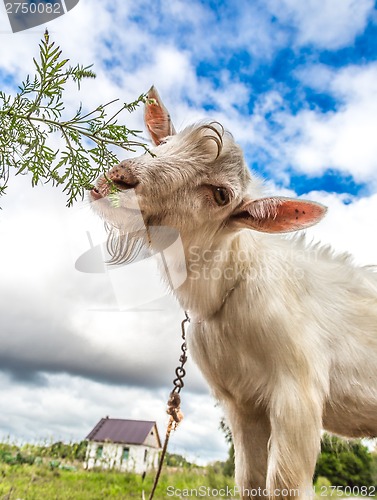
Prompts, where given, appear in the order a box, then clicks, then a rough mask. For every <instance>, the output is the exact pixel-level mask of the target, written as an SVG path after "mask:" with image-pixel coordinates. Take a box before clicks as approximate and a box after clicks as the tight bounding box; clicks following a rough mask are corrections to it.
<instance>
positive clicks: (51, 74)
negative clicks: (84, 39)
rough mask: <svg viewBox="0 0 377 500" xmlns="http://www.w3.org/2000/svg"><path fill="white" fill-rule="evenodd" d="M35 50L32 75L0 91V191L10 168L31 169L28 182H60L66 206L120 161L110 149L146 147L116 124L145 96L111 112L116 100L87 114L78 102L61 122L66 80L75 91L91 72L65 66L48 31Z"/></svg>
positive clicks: (124, 128) (82, 68)
mask: <svg viewBox="0 0 377 500" xmlns="http://www.w3.org/2000/svg"><path fill="white" fill-rule="evenodd" d="M39 49H40V50H39V61H37V60H36V59H33V60H34V65H35V70H36V72H35V73H36V74H35V75H34V77H33V78H31V77H30V76H28V77H27V78H26V81H25V82H22V85H21V86H20V87H19V92H18V93H17V94H16V95H15V96H9V95H6V94H5V93H4V92H2V91H0V195H2V194H4V193H5V190H6V189H7V187H8V183H9V173H10V169H13V168H14V169H15V170H16V174H21V173H28V172H29V173H31V174H32V177H31V182H32V185H33V186H35V185H36V184H38V183H40V182H43V183H47V182H51V183H52V184H53V185H60V186H61V187H62V190H63V191H64V192H65V193H66V194H67V198H68V200H67V205H68V206H70V205H72V203H73V202H74V201H75V200H77V199H78V198H79V197H83V195H84V191H85V189H88V188H90V187H91V185H92V184H93V182H94V180H95V179H96V178H97V177H98V176H99V175H101V174H102V173H104V172H106V171H107V170H108V169H109V168H110V167H111V166H112V165H115V164H116V163H119V159H118V158H117V157H116V155H115V153H114V152H113V151H111V149H109V148H110V147H112V146H116V147H120V148H122V149H126V150H128V151H134V150H135V148H138V147H141V148H142V149H144V150H145V151H148V148H147V146H146V145H145V144H143V143H141V142H139V141H137V140H136V139H135V138H136V137H137V134H138V133H139V131H137V130H130V129H128V128H127V127H126V126H125V125H120V124H119V123H118V120H119V119H120V117H121V116H122V113H124V112H132V111H134V110H135V109H136V107H137V106H138V105H139V104H140V103H142V102H145V99H146V96H145V95H143V94H142V95H141V96H139V97H138V99H136V100H135V101H134V102H132V103H128V104H127V103H124V104H123V105H121V106H120V107H119V106H118V108H119V109H116V110H114V109H113V106H115V105H116V103H119V100H118V99H115V100H113V101H110V102H108V103H107V104H103V105H100V106H98V107H97V108H96V109H94V110H92V111H88V112H86V113H83V112H82V107H81V106H80V107H79V109H78V110H77V111H76V113H75V114H74V116H72V117H71V118H70V119H69V120H64V119H63V113H64V110H65V104H64V100H63V94H64V91H65V86H66V84H67V83H68V82H69V81H70V80H71V81H73V82H75V83H76V84H77V86H78V89H79V90H80V84H81V81H82V80H83V79H84V78H95V74H94V73H93V72H92V71H91V69H90V68H91V67H90V66H87V67H84V66H81V65H76V66H75V67H71V66H67V63H68V59H62V58H61V50H60V48H59V47H55V45H54V43H53V42H50V37H49V34H48V32H47V31H46V32H45V35H44V38H43V40H42V41H41V43H40V45H39ZM129 137H131V138H132V140H130V139H129ZM54 139H55V140H56V139H60V140H61V141H62V143H63V146H62V147H61V148H60V149H55V148H54V142H55V141H54Z"/></svg>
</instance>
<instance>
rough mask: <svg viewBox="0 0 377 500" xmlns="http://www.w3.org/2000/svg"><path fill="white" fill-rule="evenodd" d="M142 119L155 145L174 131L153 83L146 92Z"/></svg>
mask: <svg viewBox="0 0 377 500" xmlns="http://www.w3.org/2000/svg"><path fill="white" fill-rule="evenodd" d="M144 119H145V125H146V126H147V129H148V131H149V133H150V136H151V138H152V141H153V142H154V144H155V145H156V146H158V145H159V144H161V142H162V140H163V139H164V138H165V137H168V136H169V135H174V134H175V133H176V132H175V129H174V126H173V123H172V121H171V118H170V115H169V112H168V110H167V109H166V108H165V106H164V105H163V103H162V101H161V98H160V96H159V95H158V92H157V90H156V89H155V88H154V86H153V85H152V87H151V88H150V89H149V91H148V93H147V101H146V103H145V113H144Z"/></svg>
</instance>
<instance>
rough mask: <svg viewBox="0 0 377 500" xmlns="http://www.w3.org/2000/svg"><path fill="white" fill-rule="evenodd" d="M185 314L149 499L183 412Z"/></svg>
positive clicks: (187, 320)
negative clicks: (158, 457)
mask: <svg viewBox="0 0 377 500" xmlns="http://www.w3.org/2000/svg"><path fill="white" fill-rule="evenodd" d="M185 316H186V317H185V319H184V320H183V321H182V323H181V332H182V334H181V335H182V340H183V343H182V345H181V351H182V354H181V356H180V357H179V362H180V363H181V364H180V365H179V366H178V367H177V368H176V370H175V374H176V376H177V377H176V378H175V379H174V380H173V385H174V388H173V390H172V391H171V393H170V396H169V399H168V404H167V406H168V408H167V410H166V413H167V414H168V415H170V418H169V423H168V426H167V429H166V434H165V441H164V446H163V448H162V452H161V456H160V461H159V463H158V469H157V472H156V476H155V478H154V483H153V487H152V491H151V493H150V495H149V500H152V499H153V496H154V493H155V491H156V488H157V485H158V481H159V479H160V475H161V471H162V465H163V463H164V458H165V455H166V450H167V449H168V443H169V437H170V433H171V431H172V430H175V429H176V428H177V427H178V424H179V423H180V422H181V421H182V420H183V413H182V412H181V396H180V395H179V393H180V392H181V389H182V388H183V387H184V385H185V384H184V382H183V378H184V376H185V375H186V370H185V369H184V366H185V364H186V361H187V344H186V323H190V317H189V315H188V314H187V312H186V311H185ZM143 498H144V492H143Z"/></svg>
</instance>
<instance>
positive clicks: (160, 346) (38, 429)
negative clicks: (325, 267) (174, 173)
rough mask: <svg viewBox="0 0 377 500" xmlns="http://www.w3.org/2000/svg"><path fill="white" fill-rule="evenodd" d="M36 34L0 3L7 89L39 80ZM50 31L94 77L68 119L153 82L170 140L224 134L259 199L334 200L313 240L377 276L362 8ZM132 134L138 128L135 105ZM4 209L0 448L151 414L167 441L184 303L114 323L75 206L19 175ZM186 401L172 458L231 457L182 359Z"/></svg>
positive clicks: (218, 5) (94, 2) (127, 4)
mask: <svg viewBox="0 0 377 500" xmlns="http://www.w3.org/2000/svg"><path fill="white" fill-rule="evenodd" d="M44 28H45V27H42V26H41V27H40V28H36V29H33V30H29V31H27V32H23V33H18V34H12V33H11V31H10V27H9V23H8V20H7V17H6V14H5V9H4V8H3V7H2V5H0V46H1V49H0V88H1V89H2V90H5V91H11V90H12V86H14V85H15V84H17V82H19V81H21V79H23V78H25V76H26V74H27V73H29V72H30V71H32V57H33V56H35V55H36V54H37V52H38V49H37V47H38V42H39V40H40V38H41V37H42V36H43V31H44ZM48 28H49V30H50V34H51V36H52V38H53V39H54V40H55V41H56V42H57V43H58V44H59V45H61V47H62V49H63V51H64V53H65V54H67V55H68V56H69V57H70V58H71V61H72V63H76V62H80V63H82V64H92V63H93V64H94V70H95V71H96V73H97V78H96V79H95V80H93V81H88V82H85V83H84V84H83V86H82V91H81V93H80V94H77V93H76V92H75V90H74V89H73V88H72V89H71V90H70V91H69V92H68V93H67V95H66V103H67V114H69V113H70V112H72V113H73V112H74V110H75V109H76V107H77V105H78V104H79V103H80V101H82V102H83V105H84V107H87V108H93V107H95V106H97V105H98V104H101V103H104V102H107V101H110V100H111V99H114V98H120V99H121V100H125V101H132V100H134V99H135V98H136V97H137V96H138V95H140V94H141V93H142V92H145V91H147V90H148V88H149V87H150V86H151V85H152V84H155V85H156V86H157V88H158V90H159V92H160V95H161V97H162V99H163V100H164V102H165V104H166V105H167V107H168V108H169V110H170V113H171V115H172V118H173V122H174V123H175V126H176V128H177V129H178V130H179V129H181V128H183V127H184V126H186V125H189V124H191V123H192V122H195V121H196V120H201V119H216V120H218V121H220V122H221V123H222V124H223V125H224V126H225V127H226V128H227V129H229V130H230V131H231V132H232V134H233V135H234V137H235V139H236V141H237V142H239V143H240V144H241V146H242V147H243V149H244V152H245V157H246V160H247V162H248V164H249V166H250V167H251V168H252V169H253V170H254V171H255V172H256V173H257V174H258V175H260V176H262V177H264V178H265V180H266V189H267V190H268V191H270V192H273V193H275V194H279V193H280V194H284V195H287V196H303V197H306V198H309V199H313V200H317V201H320V202H322V203H324V204H325V205H327V206H328V207H329V211H328V215H327V217H326V218H325V220H324V221H323V222H322V223H321V224H320V225H318V226H316V227H315V228H313V229H311V230H309V231H308V235H309V236H310V237H312V238H314V239H316V240H321V241H322V242H323V243H327V244H331V245H332V246H333V247H334V248H335V250H338V251H345V250H347V251H350V252H351V253H353V254H354V256H355V259H356V261H357V262H360V263H363V264H369V263H376V261H377V240H376V237H375V232H376V231H375V228H376V213H377V140H376V136H377V85H376V82H377V61H376V57H377V10H376V5H375V3H374V2H373V1H372V0H323V1H321V2H318V0H307V1H306V2H303V1H302V0H264V1H262V0H260V1H259V0H239V1H237V2H236V1H232V2H231V1H220V2H215V1H199V0H193V1H192V2H190V3H189V4H188V3H187V2H185V1H183V0H171V1H169V2H162V1H155V2H150V1H146V0H141V1H139V2H136V3H135V2H131V1H129V0H126V1H125V0H112V1H110V0H101V1H100V0H80V2H79V4H78V6H77V7H75V8H74V9H72V10H71V11H70V12H69V13H68V14H66V15H64V16H62V17H61V18H59V19H57V20H55V21H53V22H51V23H50V24H49V25H48ZM127 125H129V127H130V128H136V129H139V130H144V125H143V113H142V110H138V111H136V112H135V113H133V114H131V115H130V116H129V123H127ZM144 134H145V132H144ZM2 207H3V211H2V213H1V214H0V237H1V240H2V242H5V244H2V245H1V247H0V262H6V263H7V266H6V269H3V270H2V279H1V282H0V317H1V321H2V328H1V329H0V345H1V348H0V382H1V383H0V405H1V407H2V413H1V414H0V435H8V434H9V435H11V436H14V438H15V439H23V438H24V439H37V438H45V437H48V436H51V437H52V438H56V439H80V438H82V437H83V436H85V435H86V434H87V433H88V432H89V430H90V429H91V428H92V426H93V425H94V424H95V423H96V421H97V420H99V418H101V417H103V416H105V415H110V416H114V417H124V418H127V417H128V418H145V419H157V421H158V424H159V426H160V429H162V427H163V425H164V423H165V422H166V415H165V412H164V405H165V399H166V395H167V393H168V391H169V388H170V380H171V378H172V373H173V371H174V368H175V364H176V359H177V357H178V353H179V343H178V342H177V335H178V334H179V332H178V330H179V322H180V320H181V318H182V312H181V311H180V310H179V308H178V307H177V305H176V304H175V303H174V301H173V300H172V299H171V298H169V297H168V296H166V295H164V294H162V295H163V296H161V297H160V299H159V300H156V301H154V302H153V304H152V305H151V306H150V305H149V306H148V307H149V309H152V308H157V309H158V310H157V311H154V312H153V311H149V312H148V311H147V308H146V307H144V309H143V310H142V311H133V312H128V313H118V314H117V313H114V312H111V313H110V312H107V313H106V307H107V306H108V295H109V294H108V290H107V288H106V287H107V284H106V283H105V282H104V281H101V280H102V277H101V276H92V277H90V279H89V278H88V276H87V275H82V274H80V273H77V271H76V270H75V268H74V262H75V260H76V259H77V257H78V256H79V255H80V253H82V252H83V251H85V250H87V248H88V240H87V236H86V232H87V231H88V230H90V231H91V233H92V234H93V235H96V237H97V241H98V242H101V241H102V240H101V238H104V236H103V234H102V233H101V230H102V227H100V223H99V221H98V220H97V219H96V218H95V217H94V216H92V215H91V213H90V210H89V209H88V205H87V204H86V203H85V202H83V203H81V204H80V203H79V204H77V205H76V206H75V207H74V208H73V209H69V210H68V209H66V208H65V199H64V196H63V195H61V194H60V193H59V192H57V190H54V189H52V188H50V187H49V186H38V187H37V188H34V189H32V188H31V186H30V180H29V179H27V178H25V177H22V178H21V177H20V178H12V179H11V183H10V186H9V191H8V193H7V195H6V197H5V198H3V200H2ZM46 228H47V229H46ZM146 286H147V285H146ZM100 310H102V312H101V311H100ZM185 390H186V393H185V396H184V398H185V399H184V413H185V415H186V419H185V421H184V423H183V424H182V426H181V428H180V429H179V431H178V432H177V433H176V435H175V436H174V439H173V440H172V443H171V446H172V450H173V451H177V452H182V453H185V454H187V455H189V456H190V457H192V458H195V459H197V460H200V461H202V462H205V461H208V460H214V459H222V458H225V457H226V453H227V449H226V443H225V441H224V438H223V436H222V435H221V433H220V432H219V431H217V429H218V421H219V418H220V416H221V410H220V409H219V408H218V407H215V401H214V400H213V399H212V398H211V396H210V394H209V391H208V388H207V386H206V384H205V382H204V380H203V379H202V377H201V375H200V374H199V372H198V371H197V369H196V368H195V366H194V365H193V364H192V363H191V364H190V365H189V379H188V382H187V385H186V387H185ZM203 411H204V412H205V414H206V416H207V418H206V420H205V422H203V418H202V413H203ZM35 422H38V425H37V426H36V425H35Z"/></svg>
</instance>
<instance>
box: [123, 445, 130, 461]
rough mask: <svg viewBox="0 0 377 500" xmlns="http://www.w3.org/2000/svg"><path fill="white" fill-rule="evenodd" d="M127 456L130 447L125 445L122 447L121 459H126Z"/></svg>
mask: <svg viewBox="0 0 377 500" xmlns="http://www.w3.org/2000/svg"><path fill="white" fill-rule="evenodd" d="M129 456H130V449H129V448H127V447H124V448H123V453H122V460H127V459H128V457H129Z"/></svg>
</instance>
